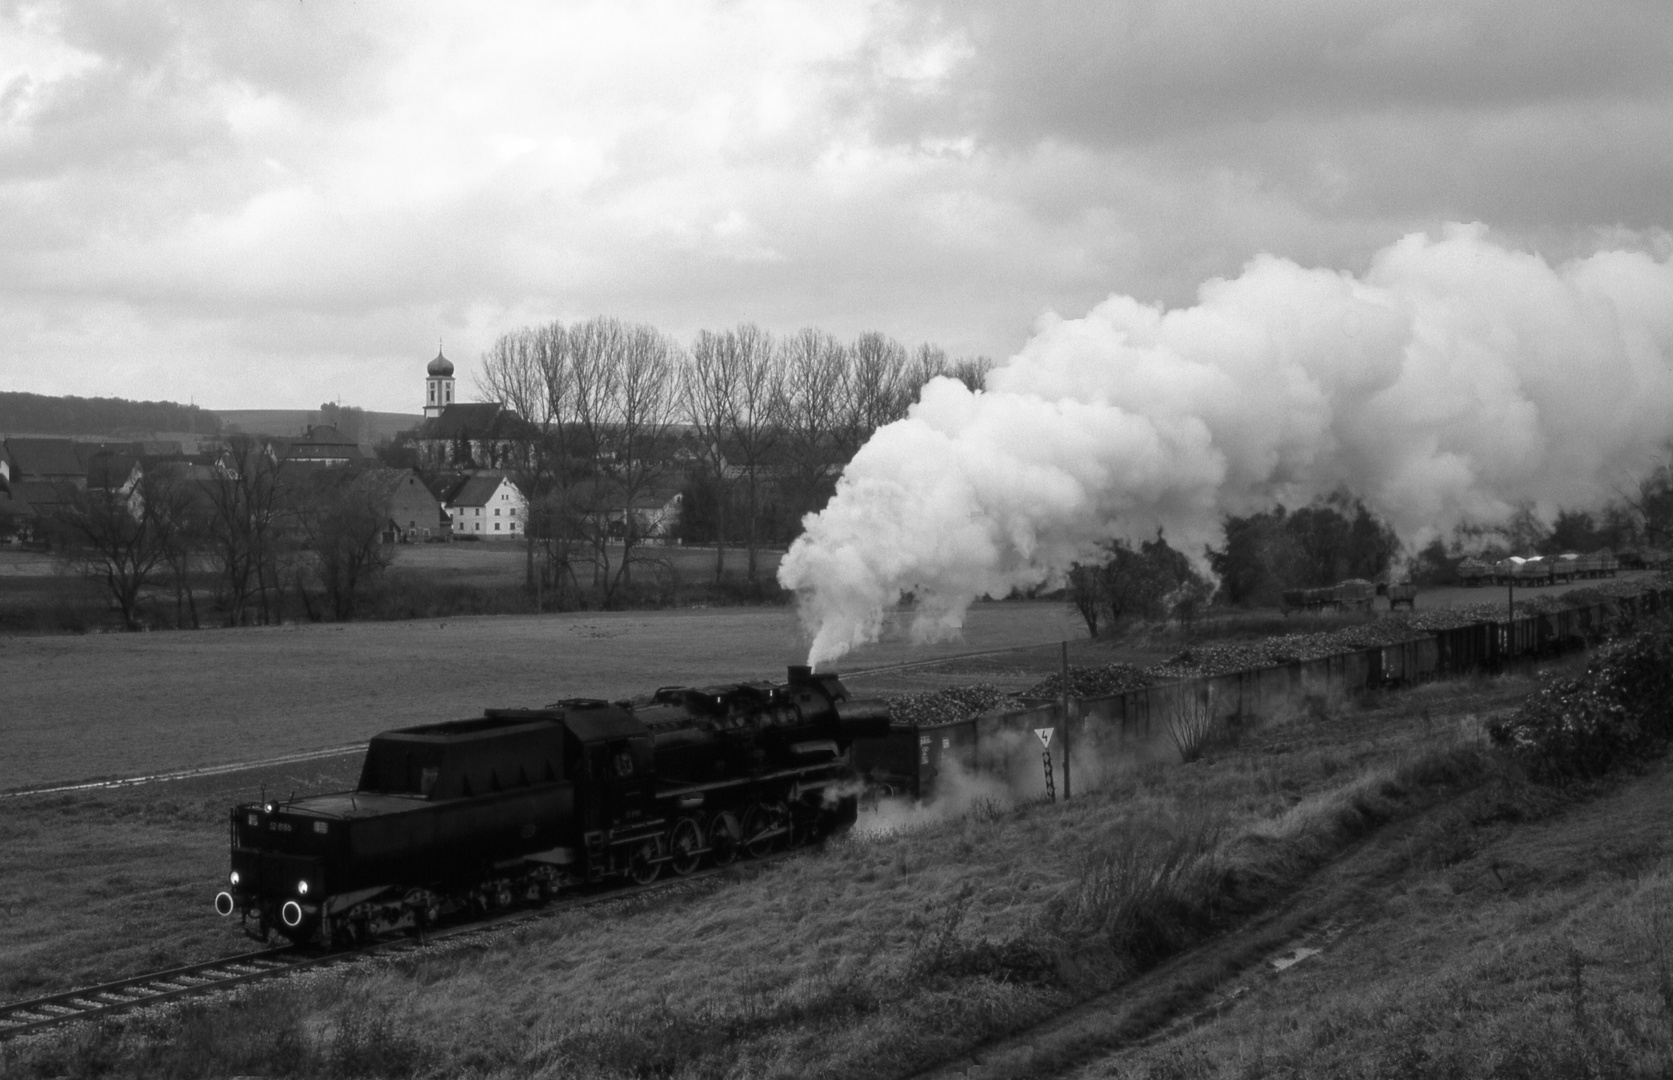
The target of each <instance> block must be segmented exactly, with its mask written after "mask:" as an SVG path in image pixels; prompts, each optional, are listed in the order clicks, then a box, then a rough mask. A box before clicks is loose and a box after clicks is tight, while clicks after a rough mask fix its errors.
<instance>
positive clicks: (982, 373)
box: [947, 356, 995, 393]
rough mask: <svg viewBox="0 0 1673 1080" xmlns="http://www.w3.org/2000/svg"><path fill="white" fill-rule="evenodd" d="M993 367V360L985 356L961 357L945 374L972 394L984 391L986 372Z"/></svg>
mask: <svg viewBox="0 0 1673 1080" xmlns="http://www.w3.org/2000/svg"><path fill="white" fill-rule="evenodd" d="M994 367H995V364H994V362H993V360H992V359H991V358H989V357H986V356H961V357H959V358H958V359H957V360H954V361H953V363H952V365H951V366H950V367H949V368H948V369H947V374H948V375H950V376H951V377H953V378H955V379H957V380H958V381H959V382H961V383H963V384H964V385H965V387H966V388H968V389H969V390H970V391H971V392H972V393H975V392H976V391H978V390H986V389H987V385H988V372H990V371H992V370H993V369H994Z"/></svg>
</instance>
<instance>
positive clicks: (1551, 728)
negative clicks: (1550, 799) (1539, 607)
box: [1488, 614, 1673, 781]
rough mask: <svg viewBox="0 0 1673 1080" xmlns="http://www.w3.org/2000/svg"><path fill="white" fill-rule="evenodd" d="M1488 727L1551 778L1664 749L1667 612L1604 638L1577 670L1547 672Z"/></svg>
mask: <svg viewBox="0 0 1673 1080" xmlns="http://www.w3.org/2000/svg"><path fill="white" fill-rule="evenodd" d="M1488 733H1489V735H1490V736H1491V737H1492V739H1493V741H1494V743H1495V744H1497V745H1499V746H1501V747H1504V748H1505V749H1507V750H1509V751H1510V752H1511V753H1512V754H1513V755H1515V756H1516V757H1517V758H1518V759H1520V760H1521V761H1522V762H1523V763H1524V764H1525V765H1526V766H1527V768H1528V770H1529V772H1530V773H1532V774H1533V775H1535V776H1536V777H1538V778H1540V779H1544V780H1551V781H1560V780H1564V779H1570V778H1593V777H1598V776H1601V775H1603V774H1604V773H1606V772H1608V771H1610V770H1611V769H1613V768H1616V767H1617V766H1619V765H1621V764H1624V763H1626V762H1629V761H1632V760H1635V759H1641V758H1645V757H1649V756H1652V755H1655V754H1658V753H1660V752H1661V751H1663V750H1665V748H1666V746H1667V743H1668V740H1669V738H1670V737H1673V616H1669V615H1666V614H1663V615H1660V616H1657V617H1656V618H1654V619H1652V620H1649V621H1648V623H1647V625H1645V626H1644V627H1642V628H1641V629H1639V630H1637V631H1636V632H1634V633H1632V634H1630V635H1629V636H1627V637H1624V638H1620V639H1617V640H1614V641H1610V642H1607V643H1605V644H1604V645H1603V646H1602V647H1601V648H1600V649H1599V650H1598V651H1597V653H1595V654H1594V655H1593V656H1592V657H1591V659H1590V661H1589V662H1588V663H1587V665H1586V670H1585V672H1584V673H1583V674H1581V675H1579V676H1574V677H1559V678H1555V679H1551V680H1549V681H1548V682H1547V684H1546V685H1544V686H1543V687H1541V688H1540V690H1539V691H1538V692H1537V693H1535V694H1534V695H1533V696H1531V697H1530V698H1529V699H1528V700H1527V701H1526V702H1525V703H1523V705H1522V706H1521V707H1520V708H1518V709H1517V710H1516V712H1515V713H1514V714H1512V715H1510V716H1508V717H1504V718H1501V719H1498V720H1495V721H1494V722H1492V723H1491V724H1490V725H1489V726H1488Z"/></svg>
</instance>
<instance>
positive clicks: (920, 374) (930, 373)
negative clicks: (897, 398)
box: [901, 341, 953, 412]
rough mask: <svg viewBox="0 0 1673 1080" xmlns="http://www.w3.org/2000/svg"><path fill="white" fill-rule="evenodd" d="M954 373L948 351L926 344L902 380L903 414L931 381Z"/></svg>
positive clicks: (911, 362) (915, 354) (913, 358)
mask: <svg viewBox="0 0 1673 1080" xmlns="http://www.w3.org/2000/svg"><path fill="white" fill-rule="evenodd" d="M952 373H953V365H952V361H950V360H948V359H947V350H945V349H943V348H942V347H941V346H939V345H931V344H930V343H929V342H927V341H926V342H924V343H923V344H922V345H919V346H918V348H917V351H915V352H914V353H913V354H912V359H911V361H910V362H909V363H908V364H907V367H906V376H905V378H904V379H903V380H902V386H901V393H902V396H903V397H904V399H905V405H904V406H903V407H902V410H901V411H902V412H905V409H906V408H908V407H910V406H911V404H912V403H913V402H914V401H916V400H918V393H919V392H920V391H921V390H923V388H924V387H925V386H926V385H927V384H928V383H929V381H930V380H931V379H937V378H940V377H941V376H943V375H951V374H952Z"/></svg>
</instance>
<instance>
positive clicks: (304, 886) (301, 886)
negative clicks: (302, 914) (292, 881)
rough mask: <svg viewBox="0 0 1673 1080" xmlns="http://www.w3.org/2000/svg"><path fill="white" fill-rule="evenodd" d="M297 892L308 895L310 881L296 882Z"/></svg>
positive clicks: (300, 894)
mask: <svg viewBox="0 0 1673 1080" xmlns="http://www.w3.org/2000/svg"><path fill="white" fill-rule="evenodd" d="M296 892H297V895H298V896H307V895H308V883H307V882H306V881H298V882H297V883H296Z"/></svg>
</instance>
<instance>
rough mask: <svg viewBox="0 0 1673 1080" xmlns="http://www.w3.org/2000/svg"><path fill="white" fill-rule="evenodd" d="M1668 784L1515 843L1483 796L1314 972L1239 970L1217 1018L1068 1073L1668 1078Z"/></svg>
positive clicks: (1671, 773)
mask: <svg viewBox="0 0 1673 1080" xmlns="http://www.w3.org/2000/svg"><path fill="white" fill-rule="evenodd" d="M1670 780H1673V768H1670V767H1668V766H1666V765H1664V766H1662V767H1660V768H1658V769H1657V770H1655V772H1654V773H1653V774H1652V775H1651V776H1650V777H1647V778H1645V779H1644V780H1642V781H1640V782H1636V783H1632V784H1629V785H1626V786H1624V787H1622V788H1620V789H1619V790H1616V791H1614V792H1612V793H1610V794H1607V795H1606V796H1604V797H1603V798H1599V799H1595V800H1592V801H1588V802H1580V803H1570V804H1567V805H1561V806H1557V807H1555V808H1554V812H1549V813H1547V814H1545V815H1544V816H1543V820H1540V821H1537V822H1535V823H1533V824H1524V825H1521V826H1520V827H1513V826H1512V825H1510V824H1509V823H1507V822H1506V821H1505V820H1503V818H1502V816H1500V815H1499V814H1495V813H1493V812H1490V811H1491V810H1492V808H1493V807H1494V806H1495V805H1497V806H1498V807H1499V809H1500V811H1501V812H1502V811H1503V810H1504V809H1505V808H1506V804H1505V803H1504V802H1503V800H1496V799H1495V798H1494V797H1493V796H1492V795H1491V794H1490V793H1483V796H1482V798H1481V799H1480V800H1478V802H1477V804H1476V806H1475V807H1474V808H1473V812H1467V813H1463V814H1461V815H1460V816H1459V817H1458V818H1457V819H1455V820H1452V821H1450V822H1448V821H1441V822H1437V823H1436V827H1435V828H1434V829H1432V830H1430V831H1429V834H1428V835H1426V836H1424V837H1421V838H1420V839H1421V840H1423V841H1426V842H1422V843H1414V844H1413V850H1412V860H1411V865H1410V867H1409V869H1408V872H1407V873H1406V874H1404V875H1402V876H1401V877H1400V878H1399V879H1398V880H1394V881H1390V882H1386V883H1384V884H1383V885H1382V886H1381V887H1380V888H1377V889H1376V890H1374V891H1371V892H1367V893H1365V894H1362V895H1361V897H1360V902H1359V903H1358V904H1357V905H1356V910H1355V912H1354V915H1355V916H1357V917H1356V918H1354V919H1353V921H1352V922H1351V923H1350V924H1349V925H1347V926H1346V927H1344V928H1343V932H1342V933H1341V934H1340V936H1338V937H1336V938H1334V939H1333V940H1330V941H1328V942H1320V943H1319V944H1320V945H1321V946H1322V948H1323V951H1322V952H1321V953H1320V954H1319V955H1318V956H1317V957H1316V958H1313V959H1309V960H1308V961H1307V962H1305V963H1303V964H1301V965H1298V966H1297V967H1295V968H1294V969H1292V970H1291V971H1288V972H1285V973H1283V974H1278V973H1276V972H1273V971H1271V970H1270V969H1269V970H1266V971H1262V972H1257V973H1254V974H1253V975H1251V976H1249V977H1248V978H1247V979H1246V980H1245V981H1244V983H1243V986H1242V987H1241V989H1242V990H1243V995H1242V996H1241V998H1240V1004H1239V1005H1238V1007H1236V1008H1235V1009H1232V1010H1230V1011H1229V1012H1228V1013H1227V1014H1226V1015H1224V1016H1223V1017H1221V1018H1219V1019H1216V1020H1213V1021H1212V1022H1210V1023H1207V1024H1205V1025H1204V1026H1202V1027H1199V1028H1195V1029H1191V1030H1188V1031H1185V1032H1182V1033H1180V1034H1178V1035H1176V1036H1174V1037H1172V1038H1169V1039H1167V1040H1164V1041H1161V1042H1158V1043H1156V1044H1154V1045H1151V1046H1148V1047H1145V1048H1143V1049H1140V1050H1136V1051H1129V1052H1124V1053H1121V1054H1118V1055H1115V1056H1113V1057H1110V1058H1107V1059H1105V1060H1102V1061H1099V1062H1097V1063H1096V1064H1092V1065H1088V1066H1086V1067H1085V1068H1083V1069H1082V1071H1080V1072H1079V1073H1077V1074H1075V1075H1079V1076H1083V1077H1130V1078H1135V1080H1137V1078H1163V1077H1166V1078H1178V1077H1202V1078H1209V1077H1216V1078H1218V1077H1228V1078H1229V1077H1245V1076H1286V1077H1298V1078H1311V1077H1319V1078H1324V1077H1336V1076H1345V1075H1353V1076H1376V1077H1381V1076H1388V1077H1396V1076H1469V1077H1525V1078H1532V1080H1543V1078H1550V1080H1567V1078H1570V1077H1661V1076H1667V1075H1669V1074H1673V923H1670V920H1669V917H1668V915H1667V912H1668V910H1669V907H1670V905H1673V837H1670V836H1669V835H1668V831H1667V828H1666V825H1665V822H1666V820H1667V815H1668V809H1669V807H1668V803H1669V801H1670V795H1669V786H1668V784H1669V781H1670Z"/></svg>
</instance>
